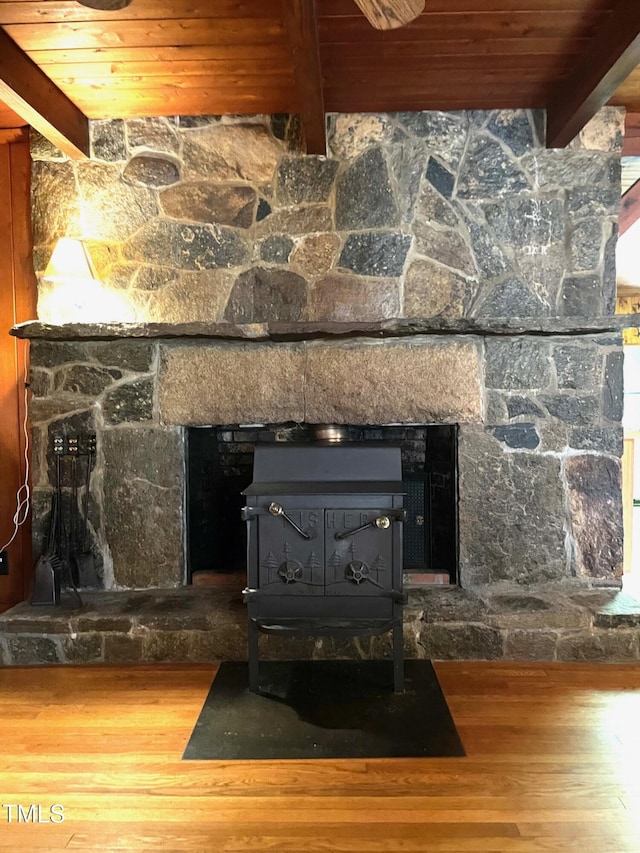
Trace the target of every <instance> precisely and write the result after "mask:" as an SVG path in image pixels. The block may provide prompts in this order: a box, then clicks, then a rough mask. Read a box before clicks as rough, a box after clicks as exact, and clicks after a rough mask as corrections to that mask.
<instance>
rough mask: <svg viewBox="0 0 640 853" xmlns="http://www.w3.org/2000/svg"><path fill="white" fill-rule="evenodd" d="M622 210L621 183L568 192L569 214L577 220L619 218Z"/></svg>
mask: <svg viewBox="0 0 640 853" xmlns="http://www.w3.org/2000/svg"><path fill="white" fill-rule="evenodd" d="M619 209H620V182H619V180H618V181H617V182H615V181H614V182H611V183H605V184H603V185H600V186H598V185H595V186H590V187H576V188H573V189H569V190H568V191H567V214H568V215H569V216H572V217H574V218H575V219H577V218H578V217H579V218H581V219H587V218H589V217H602V216H617V215H618V212H619Z"/></svg>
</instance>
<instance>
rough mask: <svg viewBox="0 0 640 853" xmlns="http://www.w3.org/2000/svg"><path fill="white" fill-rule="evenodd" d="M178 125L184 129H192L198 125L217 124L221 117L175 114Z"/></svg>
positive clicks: (198, 126)
mask: <svg viewBox="0 0 640 853" xmlns="http://www.w3.org/2000/svg"><path fill="white" fill-rule="evenodd" d="M177 119H178V126H179V127H180V128H181V129H182V128H184V129H185V130H194V129H196V128H200V127H208V126H209V125H210V124H218V122H219V121H220V119H221V116H219V115H208V116H177Z"/></svg>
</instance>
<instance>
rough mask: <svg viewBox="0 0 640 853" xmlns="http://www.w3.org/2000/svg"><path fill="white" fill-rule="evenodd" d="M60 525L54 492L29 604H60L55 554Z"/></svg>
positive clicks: (59, 566)
mask: <svg viewBox="0 0 640 853" xmlns="http://www.w3.org/2000/svg"><path fill="white" fill-rule="evenodd" d="M59 523H60V495H59V492H58V491H56V492H55V493H54V495H53V498H52V499H51V520H50V527H49V540H48V542H47V550H46V551H45V553H44V554H43V555H42V556H41V557H40V559H39V560H38V562H37V563H36V567H35V570H34V577H33V589H32V590H31V597H30V598H29V602H30V603H31V604H60V585H61V580H62V560H61V559H60V557H59V556H58V555H57V553H56V544H55V543H56V533H57V531H58V525H59Z"/></svg>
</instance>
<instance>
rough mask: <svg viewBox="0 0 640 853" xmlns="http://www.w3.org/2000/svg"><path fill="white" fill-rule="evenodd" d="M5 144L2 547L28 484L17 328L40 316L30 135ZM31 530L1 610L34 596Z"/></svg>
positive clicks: (0, 580) (0, 239) (0, 595)
mask: <svg viewBox="0 0 640 853" xmlns="http://www.w3.org/2000/svg"><path fill="white" fill-rule="evenodd" d="M18 140H19V141H15V142H11V143H4V144H0V547H2V546H3V545H4V544H5V543H6V542H7V540H8V539H9V538H10V537H11V535H12V532H13V520H12V519H13V515H14V513H15V511H16V492H17V490H18V488H19V486H20V485H21V483H23V482H24V477H25V461H24V443H25V442H24V435H23V421H24V416H25V410H24V402H25V401H24V374H25V360H26V359H27V358H28V355H27V348H26V344H25V342H23V341H18V340H17V339H16V338H13V337H11V336H10V335H9V334H8V332H9V329H10V328H11V326H13V325H15V323H19V322H22V321H23V320H29V319H33V318H34V317H35V316H36V282H35V276H34V273H33V262H32V257H31V212H30V211H31V205H30V185H31V157H30V154H29V142H28V137H27V135H26V134H24V137H23V138H21V137H20V135H18ZM31 569H32V566H31V529H30V524H29V523H28V522H27V523H26V524H25V525H23V526H22V527H21V528H20V530H19V532H18V535H17V536H16V538H15V540H14V541H13V543H12V545H11V546H10V548H9V574H8V575H0V611H2V610H6V609H7V608H8V607H10V606H11V605H13V604H15V603H16V602H18V601H22V600H23V599H24V598H25V596H26V594H27V593H28V587H29V584H30V581H31Z"/></svg>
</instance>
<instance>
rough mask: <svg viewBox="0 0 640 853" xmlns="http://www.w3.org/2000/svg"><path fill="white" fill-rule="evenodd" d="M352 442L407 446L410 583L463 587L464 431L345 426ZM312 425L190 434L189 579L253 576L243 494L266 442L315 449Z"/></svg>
mask: <svg viewBox="0 0 640 853" xmlns="http://www.w3.org/2000/svg"><path fill="white" fill-rule="evenodd" d="M340 430H341V433H342V434H343V437H344V439H345V440H346V441H349V442H364V441H377V442H380V441H385V442H391V443H394V444H399V445H400V446H401V455H402V479H403V484H404V487H405V490H406V499H405V507H406V510H407V522H406V524H405V525H404V544H403V568H404V572H405V582H406V583H408V584H411V583H427V584H428V583H432V584H433V583H440V584H447V583H452V584H453V583H457V580H458V514H457V432H458V428H457V425H455V424H416V425H413V424H412V425H410V426H407V425H395V424H394V425H386V426H369V425H367V426H352V425H344V426H340ZM316 440H317V430H316V427H314V426H313V425H310V424H296V423H284V424H264V425H263V424H250V425H239V424H233V425H226V426H210V427H191V428H189V429H187V432H186V441H187V491H186V494H187V507H186V510H187V513H186V515H187V572H188V577H187V580H188V582H189V583H193V582H195V581H197V580H198V578H199V579H202V578H203V576H204V575H209V576H210V577H211V579H212V580H215V577H216V576H219V575H229V574H233V573H237V574H239V575H240V574H244V573H245V572H246V525H245V522H244V521H243V520H242V518H241V509H242V506H243V505H244V498H243V497H242V494H241V492H242V490H243V489H245V488H246V487H247V486H248V485H249V484H250V483H251V480H252V475H253V453H254V447H255V445H256V444H257V443H258V442H296V443H312V442H315V441H316Z"/></svg>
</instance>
